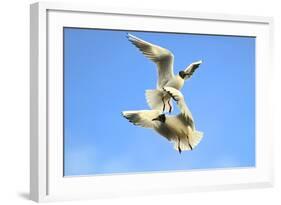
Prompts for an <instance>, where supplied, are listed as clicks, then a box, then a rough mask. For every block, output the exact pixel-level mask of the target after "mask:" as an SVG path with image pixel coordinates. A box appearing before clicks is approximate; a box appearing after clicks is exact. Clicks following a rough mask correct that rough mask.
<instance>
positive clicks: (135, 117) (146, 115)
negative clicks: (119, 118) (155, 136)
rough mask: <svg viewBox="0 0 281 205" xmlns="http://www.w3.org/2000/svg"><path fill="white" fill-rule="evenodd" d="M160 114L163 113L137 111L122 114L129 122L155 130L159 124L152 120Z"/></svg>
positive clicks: (157, 111)
mask: <svg viewBox="0 0 281 205" xmlns="http://www.w3.org/2000/svg"><path fill="white" fill-rule="evenodd" d="M160 114H161V112H160V111H159V110H137V111H124V112H122V115H123V117H125V118H126V119H127V120H129V122H131V123H133V124H134V125H137V126H140V127H146V128H154V126H155V125H156V124H157V122H156V121H152V120H153V119H154V118H156V117H158V116H159V115H160Z"/></svg>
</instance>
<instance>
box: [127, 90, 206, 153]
mask: <svg viewBox="0 0 281 205" xmlns="http://www.w3.org/2000/svg"><path fill="white" fill-rule="evenodd" d="M163 92H164V93H165V94H167V95H169V96H170V97H172V98H173V99H174V100H175V101H176V102H177V104H178V106H179V109H180V111H181V112H180V114H178V115H176V116H175V115H168V116H166V115H165V114H161V111H159V110H140V111H124V112H122V114H123V116H124V117H125V118H126V119H128V120H129V121H130V122H131V123H133V124H134V125H137V126H140V127H145V128H151V129H153V130H155V131H156V132H157V133H159V134H160V135H162V136H163V137H165V138H166V139H168V140H169V141H172V142H174V148H175V149H176V150H178V151H179V152H180V153H181V152H182V151H183V150H192V149H194V148H195V147H196V146H197V145H198V143H199V142H200V141H201V139H202V137H203V133H202V132H199V131H197V130H196V129H195V125H194V120H193V117H192V115H191V112H190V110H189V108H188V107H187V105H186V103H185V101H184V97H183V95H182V93H181V92H180V91H178V90H176V89H175V88H172V87H164V88H163Z"/></svg>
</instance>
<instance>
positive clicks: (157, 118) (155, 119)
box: [152, 117, 160, 121]
mask: <svg viewBox="0 0 281 205" xmlns="http://www.w3.org/2000/svg"><path fill="white" fill-rule="evenodd" d="M157 120H160V119H159V117H156V118H154V119H152V121H157Z"/></svg>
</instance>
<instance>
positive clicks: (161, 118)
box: [152, 114, 166, 123]
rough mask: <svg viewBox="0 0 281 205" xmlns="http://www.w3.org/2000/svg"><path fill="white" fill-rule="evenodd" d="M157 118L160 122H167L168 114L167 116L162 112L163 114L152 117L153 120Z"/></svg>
mask: <svg viewBox="0 0 281 205" xmlns="http://www.w3.org/2000/svg"><path fill="white" fill-rule="evenodd" d="M155 120H158V121H160V122H162V123H165V121H166V116H165V114H161V115H159V116H158V117H156V118H154V119H152V121H155Z"/></svg>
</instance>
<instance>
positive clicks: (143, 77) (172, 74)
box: [30, 3, 273, 201]
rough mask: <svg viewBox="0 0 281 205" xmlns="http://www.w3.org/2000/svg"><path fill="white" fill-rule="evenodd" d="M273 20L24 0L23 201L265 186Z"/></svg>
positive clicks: (269, 163)
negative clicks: (26, 116) (27, 54)
mask: <svg viewBox="0 0 281 205" xmlns="http://www.w3.org/2000/svg"><path fill="white" fill-rule="evenodd" d="M272 24H273V20H272V19H271V18H269V17H253V16H236V15H222V14H211V13H210V14H208V13H206V14H204V13H193V12H183V11H177V12H176V11H154V10H138V9H121V8H119V9H117V8H96V7H95V6H92V5H81V4H77V5H75V4H61V3H36V4H32V5H31V32H30V33H31V36H30V40H31V41H30V43H31V76H30V77H31V136H30V137H31V140H30V145H31V146H30V147H31V150H30V160H31V173H30V176H31V177H30V178H31V182H30V197H31V199H32V200H34V201H52V200H70V199H81V198H99V197H114V196H130V195H140V194H157V193H175V192H188V191H202V190H217V189H229V188H249V187H266V186H272V183H273V176H272V172H273V165H272V161H273V160H272V157H273V155H272V148H271V147H272V144H273V140H272V131H271V130H272V124H271V114H272V110H271V100H272V93H271V79H272V66H271V62H272V53H271V52H272Z"/></svg>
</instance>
